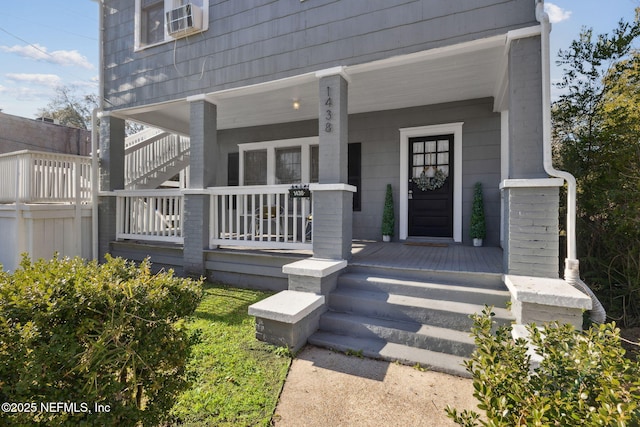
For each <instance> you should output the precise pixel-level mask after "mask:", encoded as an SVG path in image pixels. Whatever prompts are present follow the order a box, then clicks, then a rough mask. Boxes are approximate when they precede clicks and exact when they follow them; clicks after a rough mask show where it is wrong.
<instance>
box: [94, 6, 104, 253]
mask: <svg viewBox="0 0 640 427" xmlns="http://www.w3.org/2000/svg"><path fill="white" fill-rule="evenodd" d="M93 1H95V2H96V3H98V22H99V30H98V31H99V36H98V40H99V41H98V51H99V52H100V55H99V56H100V59H99V61H100V65H99V68H100V71H99V89H98V90H99V91H102V89H103V87H104V85H103V82H104V71H103V70H104V67H103V55H104V47H103V36H104V3H103V1H102V0H93ZM103 108H104V102H103V98H102V94H98V107H97V108H94V109H93V111H92V112H91V208H92V212H91V246H92V257H93V259H94V260H98V257H99V256H100V254H99V245H98V243H99V242H98V193H99V191H100V183H99V182H98V177H99V173H98V169H99V167H100V163H99V160H98V117H99V113H100V112H102V109H103Z"/></svg>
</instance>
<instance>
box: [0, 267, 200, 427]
mask: <svg viewBox="0 0 640 427" xmlns="http://www.w3.org/2000/svg"><path fill="white" fill-rule="evenodd" d="M201 297H202V288H201V283H199V282H197V281H192V280H188V279H181V278H176V277H173V272H171V271H169V272H166V273H165V272H162V273H158V274H152V273H151V271H150V263H149V261H148V260H145V261H144V262H142V263H141V264H140V265H139V266H136V265H135V264H134V263H132V262H126V261H124V260H122V259H119V258H111V257H107V258H106V262H105V263H104V264H101V265H98V264H97V263H96V262H90V263H85V262H84V261H83V260H81V259H79V258H76V259H72V260H71V259H59V258H57V257H56V258H54V259H53V260H51V261H43V260H40V261H38V262H36V263H31V262H30V261H29V260H28V259H27V258H26V257H25V258H24V259H23V261H22V263H21V267H20V268H19V269H17V270H16V271H15V272H14V273H13V274H8V273H6V272H0V401H2V402H22V403H24V402H28V403H30V404H35V405H36V406H35V407H32V408H29V411H28V412H26V413H25V412H24V411H23V412H20V413H17V412H14V411H9V412H6V411H3V412H2V413H0V424H3V425H4V424H20V425H24V424H27V425H33V424H41V425H79V424H80V425H82V424H85V425H136V424H137V423H141V424H143V425H157V424H158V422H160V421H161V420H162V419H163V418H164V417H165V416H166V414H167V413H168V411H169V409H170V408H171V406H172V405H173V403H174V400H175V396H176V394H177V393H178V392H180V391H181V390H183V389H184V388H185V387H186V386H187V385H188V382H187V380H186V378H185V375H184V371H185V363H186V359H187V357H188V354H189V349H190V345H191V339H190V338H189V336H188V335H187V333H186V332H185V330H184V328H183V326H182V320H181V319H182V318H183V317H185V316H188V315H190V314H192V313H193V312H194V310H195V309H196V306H197V304H198V302H199V301H200V299H201ZM47 402H64V403H68V404H75V405H76V407H75V408H72V409H71V410H69V408H67V409H65V410H63V411H60V412H56V411H49V410H42V407H41V406H40V405H41V404H42V403H47ZM95 404H101V405H104V406H103V409H105V410H106V408H108V412H106V411H105V412H101V413H97V412H96V413H91V412H93V411H94V409H95V407H94V405H95ZM14 409H16V408H14ZM33 409H35V410H33Z"/></svg>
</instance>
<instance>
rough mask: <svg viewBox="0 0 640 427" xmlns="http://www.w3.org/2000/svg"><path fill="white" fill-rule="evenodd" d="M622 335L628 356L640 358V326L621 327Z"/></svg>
mask: <svg viewBox="0 0 640 427" xmlns="http://www.w3.org/2000/svg"><path fill="white" fill-rule="evenodd" d="M620 336H621V337H622V338H623V341H622V347H624V349H625V350H627V356H628V357H629V358H630V359H632V360H640V327H635V328H627V329H621V330H620Z"/></svg>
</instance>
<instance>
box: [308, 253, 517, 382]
mask: <svg viewBox="0 0 640 427" xmlns="http://www.w3.org/2000/svg"><path fill="white" fill-rule="evenodd" d="M328 299H329V311H327V312H326V313H324V314H323V315H322V316H321V318H320V329H319V330H318V332H316V333H315V334H314V335H312V336H311V337H310V338H309V342H310V343H311V344H314V345H318V346H321V347H327V348H332V349H334V350H339V351H345V352H355V353H356V354H361V355H363V356H366V357H372V358H378V359H384V360H390V361H400V362H402V363H407V364H420V366H425V367H430V368H431V369H433V370H437V371H441V372H447V373H450V374H454V375H460V376H467V377H468V376H469V374H468V373H467V372H466V370H465V368H464V366H463V361H464V360H465V359H467V358H468V357H469V356H471V353H472V352H473V350H474V348H475V344H474V341H473V338H472V337H471V336H470V330H471V326H472V323H473V322H472V320H471V319H470V318H469V315H471V314H473V313H479V312H481V311H482V309H483V308H484V305H485V304H486V305H492V306H494V310H493V311H494V312H495V314H496V316H495V318H494V320H495V321H496V322H497V323H498V324H510V323H511V322H512V321H513V320H514V319H513V317H512V316H511V313H510V312H509V310H507V309H506V308H505V307H506V306H507V302H508V301H509V300H510V294H509V292H508V291H507V288H506V287H505V286H504V285H503V284H502V279H501V275H499V274H493V273H470V272H454V271H424V270H398V269H385V268H379V267H355V266H349V268H348V271H347V273H345V274H343V275H341V276H340V277H339V278H338V285H337V288H336V289H335V290H334V291H333V292H331V293H330V294H329V298H328Z"/></svg>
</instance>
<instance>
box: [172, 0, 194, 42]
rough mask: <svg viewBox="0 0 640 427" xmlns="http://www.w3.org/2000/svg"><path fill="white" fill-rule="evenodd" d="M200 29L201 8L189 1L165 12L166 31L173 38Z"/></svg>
mask: <svg viewBox="0 0 640 427" xmlns="http://www.w3.org/2000/svg"><path fill="white" fill-rule="evenodd" d="M199 31H202V10H201V9H200V8H199V7H198V6H196V5H194V4H191V3H187V4H184V5H182V6H180V7H177V8H175V9H173V10H170V11H169V12H167V32H168V33H169V35H170V36H172V37H174V38H180V37H184V36H188V35H189V34H193V33H197V32H199Z"/></svg>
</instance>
